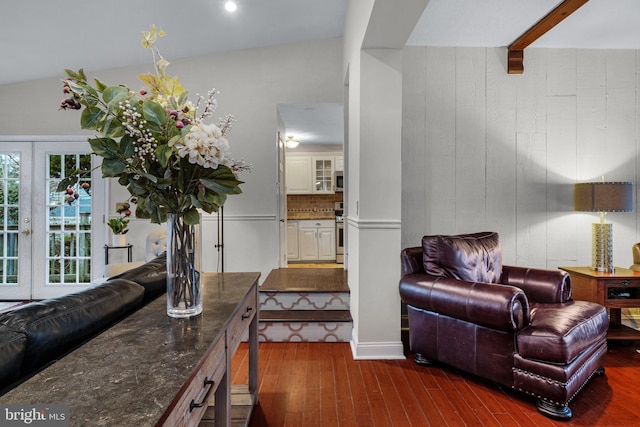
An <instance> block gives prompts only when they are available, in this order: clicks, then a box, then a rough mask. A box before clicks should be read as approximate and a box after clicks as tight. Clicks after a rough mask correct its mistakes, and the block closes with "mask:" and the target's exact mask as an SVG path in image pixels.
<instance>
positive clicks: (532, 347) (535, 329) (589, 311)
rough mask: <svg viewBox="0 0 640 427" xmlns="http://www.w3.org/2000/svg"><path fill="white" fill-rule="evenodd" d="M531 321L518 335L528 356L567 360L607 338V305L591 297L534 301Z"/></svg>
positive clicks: (523, 353) (519, 349) (519, 347)
mask: <svg viewBox="0 0 640 427" xmlns="http://www.w3.org/2000/svg"><path fill="white" fill-rule="evenodd" d="M530 316H531V322H530V324H529V326H527V327H526V328H524V329H522V330H521V331H520V332H519V333H518V336H517V346H518V353H519V354H520V356H522V357H524V358H526V359H533V360H540V361H545V362H552V363H559V364H567V363H571V362H572V361H573V360H574V359H575V358H576V357H577V356H578V355H580V354H581V353H582V352H583V351H584V350H585V349H587V348H589V347H591V346H592V345H593V344H594V343H597V342H600V341H603V340H606V335H607V329H608V328H609V318H608V316H607V311H606V310H605V308H604V307H603V306H601V305H599V304H596V303H593V302H588V301H570V302H567V303H563V304H541V303H531V305H530Z"/></svg>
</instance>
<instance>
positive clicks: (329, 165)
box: [312, 156, 335, 194]
mask: <svg viewBox="0 0 640 427" xmlns="http://www.w3.org/2000/svg"><path fill="white" fill-rule="evenodd" d="M312 159H313V172H314V180H313V192H314V193H315V194H323V193H325V194H330V193H333V171H334V169H333V164H334V161H335V157H334V156H328V157H324V156H323V157H319V156H314V157H312Z"/></svg>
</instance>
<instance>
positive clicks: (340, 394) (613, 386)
mask: <svg viewBox="0 0 640 427" xmlns="http://www.w3.org/2000/svg"><path fill="white" fill-rule="evenodd" d="M638 348H640V342H626V343H622V342H613V343H611V344H610V346H609V352H608V355H607V358H606V363H605V368H606V375H604V376H601V377H594V378H593V379H592V380H591V381H590V382H589V383H588V384H587V386H586V387H585V388H584V389H583V390H582V391H581V392H580V394H578V396H577V397H576V398H575V399H574V400H573V402H572V403H571V404H570V407H571V409H572V411H573V414H574V415H573V418H572V420H571V421H569V422H559V421H552V420H550V419H548V418H546V417H544V416H542V415H540V414H539V413H538V411H537V410H536V408H535V405H534V401H533V400H532V399H531V398H529V397H527V396H525V395H523V394H520V393H518V392H515V391H513V390H510V389H508V388H504V387H499V386H497V385H496V384H494V383H491V382H488V381H485V380H483V379H480V378H478V377H475V376H472V375H468V374H466V373H464V372H460V371H457V370H455V369H452V368H448V367H443V366H441V367H429V368H426V367H420V366H418V365H416V364H415V363H414V362H413V361H412V359H410V358H408V359H407V360H379V361H373V360H361V361H355V360H353V358H352V356H351V349H350V347H349V344H348V343H260V346H259V375H260V381H259V403H258V405H257V406H256V408H255V409H254V413H253V416H252V419H251V422H250V424H249V426H250V427H263V426H271V427H279V426H292V427H301V426H304V427H309V426H322V427H330V426H357V427H363V426H393V427H400V426H531V427H534V426H535V427H538V426H581V427H583V426H640V388H639V387H638V381H640V354H639V353H638V352H636V349H638ZM247 360H248V359H247V346H246V344H245V343H243V344H242V345H241V346H240V348H239V350H238V351H237V353H236V356H235V357H234V360H233V373H234V375H233V378H232V382H233V383H237V384H241V383H246V377H247Z"/></svg>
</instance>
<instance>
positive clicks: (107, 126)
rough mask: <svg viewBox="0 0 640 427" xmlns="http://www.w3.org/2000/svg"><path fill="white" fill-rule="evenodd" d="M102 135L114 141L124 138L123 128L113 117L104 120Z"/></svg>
mask: <svg viewBox="0 0 640 427" xmlns="http://www.w3.org/2000/svg"><path fill="white" fill-rule="evenodd" d="M102 134H103V135H105V136H107V137H109V138H114V139H115V138H121V137H124V136H125V134H124V127H123V126H122V125H121V124H120V121H119V120H115V119H114V118H113V117H111V118H109V119H107V120H105V122H104V125H103V126H102Z"/></svg>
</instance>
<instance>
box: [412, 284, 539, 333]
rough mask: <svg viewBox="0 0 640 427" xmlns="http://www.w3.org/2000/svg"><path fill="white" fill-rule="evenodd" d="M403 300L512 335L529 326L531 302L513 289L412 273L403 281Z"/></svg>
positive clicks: (499, 285)
mask: <svg viewBox="0 0 640 427" xmlns="http://www.w3.org/2000/svg"><path fill="white" fill-rule="evenodd" d="M400 297H401V298H402V300H403V301H404V302H406V303H407V304H408V305H410V306H413V307H415V308H419V309H423V310H427V311H432V312H434V313H439V314H443V315H445V316H449V317H453V318H455V319H460V320H464V321H467V322H470V323H474V324H478V325H482V326H486V327H488V328H492V329H498V330H502V331H507V332H511V331H516V330H519V329H522V328H523V327H524V326H526V325H528V324H529V301H528V300H527V297H526V295H525V294H524V292H523V291H522V290H521V289H518V288H516V287H513V286H507V285H501V284H492V283H474V282H466V281H463V280H456V279H449V278H445V277H435V276H430V275H427V274H408V275H405V276H403V277H402V278H401V279H400Z"/></svg>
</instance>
